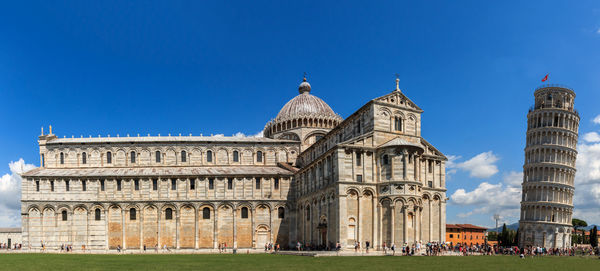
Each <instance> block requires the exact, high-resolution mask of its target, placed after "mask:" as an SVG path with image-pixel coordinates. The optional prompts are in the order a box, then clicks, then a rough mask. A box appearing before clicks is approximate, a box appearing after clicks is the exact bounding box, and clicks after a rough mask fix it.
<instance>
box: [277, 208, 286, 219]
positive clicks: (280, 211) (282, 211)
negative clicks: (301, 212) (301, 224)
mask: <svg viewBox="0 0 600 271" xmlns="http://www.w3.org/2000/svg"><path fill="white" fill-rule="evenodd" d="M277 218H279V219H284V218H285V209H284V208H283V207H279V208H277Z"/></svg>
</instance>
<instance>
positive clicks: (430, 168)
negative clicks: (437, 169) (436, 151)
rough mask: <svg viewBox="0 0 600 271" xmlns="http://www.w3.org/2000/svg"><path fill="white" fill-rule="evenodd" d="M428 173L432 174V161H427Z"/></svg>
mask: <svg viewBox="0 0 600 271" xmlns="http://www.w3.org/2000/svg"><path fill="white" fill-rule="evenodd" d="M429 173H433V161H429Z"/></svg>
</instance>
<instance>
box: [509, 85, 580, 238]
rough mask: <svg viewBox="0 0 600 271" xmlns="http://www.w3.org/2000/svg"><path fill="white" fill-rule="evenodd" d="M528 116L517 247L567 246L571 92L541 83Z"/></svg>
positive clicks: (573, 124)
mask: <svg viewBox="0 0 600 271" xmlns="http://www.w3.org/2000/svg"><path fill="white" fill-rule="evenodd" d="M534 96H535V104H534V106H533V107H532V108H530V109H529V113H528V114H527V145H526V146H525V165H524V166H523V193H522V199H521V219H520V220H519V232H520V234H519V245H520V246H521V247H527V246H534V247H546V248H564V247H569V246H571V232H572V225H571V218H572V215H573V193H574V191H575V187H574V180H575V158H576V157H577V150H576V146H577V137H578V136H577V133H578V130H579V114H578V113H577V111H576V110H575V108H574V100H575V92H574V91H573V90H572V89H570V88H567V87H564V86H557V85H545V86H542V87H540V88H538V89H536V90H535V92H534Z"/></svg>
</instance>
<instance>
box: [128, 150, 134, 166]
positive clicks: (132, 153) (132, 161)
mask: <svg viewBox="0 0 600 271" xmlns="http://www.w3.org/2000/svg"><path fill="white" fill-rule="evenodd" d="M129 156H130V157H131V158H130V159H131V163H132V164H135V152H134V151H132V152H131V153H130V154H129Z"/></svg>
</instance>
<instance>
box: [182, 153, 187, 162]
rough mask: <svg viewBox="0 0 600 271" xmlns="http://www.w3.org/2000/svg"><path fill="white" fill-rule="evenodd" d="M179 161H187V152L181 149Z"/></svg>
mask: <svg viewBox="0 0 600 271" xmlns="http://www.w3.org/2000/svg"><path fill="white" fill-rule="evenodd" d="M181 162H182V163H185V162H187V153H186V152H185V151H181Z"/></svg>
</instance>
